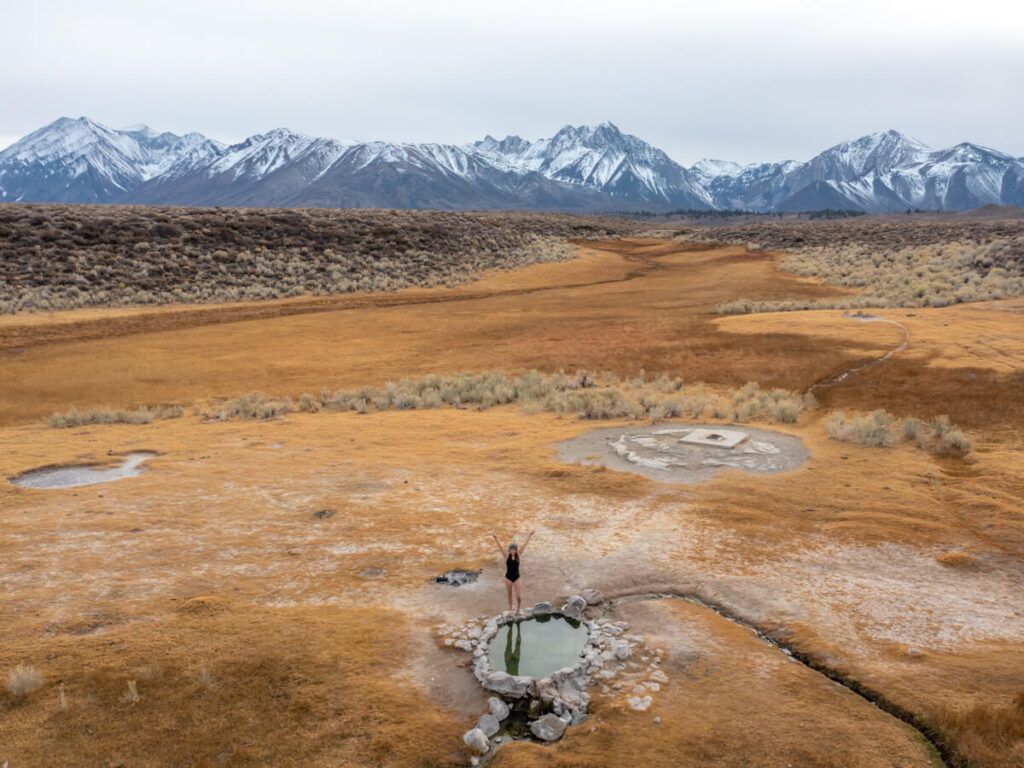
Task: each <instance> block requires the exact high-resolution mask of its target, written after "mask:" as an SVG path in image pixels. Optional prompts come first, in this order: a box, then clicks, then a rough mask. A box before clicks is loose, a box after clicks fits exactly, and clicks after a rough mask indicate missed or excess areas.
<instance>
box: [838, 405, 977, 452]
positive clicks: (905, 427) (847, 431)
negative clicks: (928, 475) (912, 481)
mask: <svg viewBox="0 0 1024 768" xmlns="http://www.w3.org/2000/svg"><path fill="white" fill-rule="evenodd" d="M825 432H826V433H827V434H828V436H829V437H831V438H833V439H835V440H841V441H843V442H847V443H858V444H860V445H874V446H890V445H896V444H897V443H910V444H912V445H916V446H917V447H918V448H923V449H925V450H928V451H931V452H932V453H936V454H939V455H942V456H966V455H967V454H968V453H970V452H971V450H972V449H973V445H972V443H971V440H970V438H968V437H967V435H965V434H964V433H963V431H962V430H960V429H959V428H958V427H956V426H955V425H954V424H953V423H952V422H950V420H949V417H948V416H937V417H936V418H934V419H928V420H922V419H917V418H914V417H907V418H902V419H901V418H897V417H896V416H893V415H892V414H891V413H889V412H887V411H884V410H875V411H872V412H871V413H854V414H849V415H848V414H847V413H845V412H844V411H832V412H831V413H830V414H829V415H828V417H827V418H826V419H825Z"/></svg>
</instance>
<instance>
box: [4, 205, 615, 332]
mask: <svg viewBox="0 0 1024 768" xmlns="http://www.w3.org/2000/svg"><path fill="white" fill-rule="evenodd" d="M634 227H635V225H634V224H631V223H630V222H627V221H625V220H623V219H617V218H613V217H596V216H594V217H583V216H570V215H566V214H546V213H484V212H466V213H461V212H460V213H450V212H435V211H377V210H332V209H254V208H232V209H225V208H170V207H149V206H91V205H89V206H86V205H37V204H33V205H25V204H8V205H2V206H0V254H3V258H0V313H11V312H22V311H34V310H59V309H73V308H77V307H96V306H117V305H126V304H169V303H180V302H221V301H249V300H256V299H271V298H284V297H289V296H298V295H303V294H327V293H346V292H350V291H391V290H396V289H398V288H405V287H409V286H443V285H447V286H454V285H458V284H461V283H465V282H467V281H469V280H472V279H474V278H476V277H478V276H479V275H480V274H481V273H483V272H485V271H487V270H492V269H513V268H516V267H521V266H525V265H528V264H535V263H539V262H547V261H561V260H565V259H569V258H572V257H573V256H574V255H575V248H574V247H573V246H571V245H570V244H569V243H568V241H569V240H571V239H576V238H603V237H612V236H616V235H621V234H625V233H627V232H629V231H631V230H632V229H633V228H634Z"/></svg>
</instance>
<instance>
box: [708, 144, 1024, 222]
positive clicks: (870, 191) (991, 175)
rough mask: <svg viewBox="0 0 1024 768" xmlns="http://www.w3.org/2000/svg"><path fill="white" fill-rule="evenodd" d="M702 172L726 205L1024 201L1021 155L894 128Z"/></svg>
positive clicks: (804, 207)
mask: <svg viewBox="0 0 1024 768" xmlns="http://www.w3.org/2000/svg"><path fill="white" fill-rule="evenodd" d="M691 170H692V169H691ZM701 178H702V181H703V182H704V184H705V186H706V187H707V188H708V190H709V191H710V192H711V196H712V200H713V202H714V204H715V206H716V207H717V208H723V209H724V208H735V209H744V210H751V211H810V210H821V209H824V208H835V209H842V210H861V211H869V212H879V213H884V212H895V211H905V210H907V209H920V210H933V211H961V210H967V209H969V208H976V207H978V206H981V205H987V204H990V203H993V204H1003V205H1021V204H1024V194H1022V191H1024V184H1022V180H1024V163H1022V162H1021V161H1020V160H1019V159H1016V158H1014V157H1011V156H1010V155H1007V154H1004V153H1002V152H997V151H996V150H993V149H987V148H985V147H979V146H977V145H974V144H966V143H965V144H958V145H957V146H955V147H952V148H950V149H938V150H933V149H931V148H929V147H927V146H926V145H925V144H923V143H922V142H920V141H917V140H916V139H912V138H910V137H908V136H904V135H903V134H901V133H899V132H897V131H892V130H890V131H883V132H880V133H873V134H870V135H868V136H862V137H861V138H859V139H855V140H853V141H844V142H841V143H839V144H836V145H835V146H833V147H830V148H829V149H826V150H825V151H824V152H822V153H820V154H819V155H816V156H815V157H813V158H811V159H810V160H808V161H807V162H806V163H797V162H793V161H789V162H786V163H778V164H766V165H759V166H749V167H747V168H745V169H743V170H742V171H741V173H739V174H738V175H737V174H735V173H732V172H726V173H721V174H719V175H718V176H716V177H714V178H712V179H710V180H708V179H706V175H705V176H702V177H701Z"/></svg>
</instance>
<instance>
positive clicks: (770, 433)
mask: <svg viewBox="0 0 1024 768" xmlns="http://www.w3.org/2000/svg"><path fill="white" fill-rule="evenodd" d="M558 455H559V458H560V459H561V460H562V461H565V462H570V463H574V464H587V465H591V466H602V467H607V468H609V469H614V470H617V471H620V472H633V473H635V474H639V475H643V476H644V477H647V478H650V479H651V480H656V481H658V482H662V483H686V484H694V483H702V482H705V481H707V480H710V479H711V478H712V477H713V476H714V475H715V474H716V473H717V472H719V471H721V470H723V469H736V470H740V471H743V472H751V473H754V474H770V473H775V472H786V471H788V470H791V469H796V468H797V467H799V466H801V465H802V464H804V463H805V462H806V461H807V458H808V455H809V454H808V451H807V448H806V447H805V446H804V444H803V441H802V440H801V439H800V438H799V437H797V436H796V435H791V434H788V433H786V432H780V431H776V430H769V429H760V428H755V427H750V426H747V425H746V424H717V425H716V424H667V423H666V424H655V425H647V426H639V425H638V426H624V427H603V428H600V429H592V430H589V431H587V432H584V433H583V434H580V435H577V436H576V437H573V438H570V439H569V440H565V441H563V442H562V443H560V444H559V447H558Z"/></svg>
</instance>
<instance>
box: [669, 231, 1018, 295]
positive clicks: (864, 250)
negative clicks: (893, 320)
mask: <svg viewBox="0 0 1024 768" xmlns="http://www.w3.org/2000/svg"><path fill="white" fill-rule="evenodd" d="M677 236H680V237H682V238H684V239H687V240H698V241H707V240H714V241H722V242H730V243H737V244H745V245H747V246H748V247H751V245H752V243H751V239H752V237H754V238H755V239H756V240H757V243H756V245H757V246H758V248H764V249H780V250H783V251H784V252H785V256H784V258H783V259H782V261H781V263H780V265H779V266H780V268H781V269H782V270H784V271H786V272H791V273H793V274H796V275H800V276H801V277H813V278H817V279H819V280H821V281H823V282H825V283H828V284H830V285H837V286H842V287H845V288H853V289H859V293H857V294H856V295H853V296H846V297H840V298H834V299H824V300H800V301H796V300H788V301H787V300H779V301H752V300H750V299H746V298H740V299H737V300H734V301H728V302H723V303H722V304H719V305H718V306H717V307H716V311H717V312H719V313H721V314H748V313H752V312H781V311H793V310H805V309H854V308H857V307H942V306H947V305H949V304H957V303H962V302H969V301H988V300H993V299H1005V298H1011V297H1014V296H1021V295H1024V221H1020V220H970V219H968V220H963V221H935V220H919V219H912V218H908V219H900V218H890V219H885V220H882V219H876V218H868V219H863V220H861V219H855V220H841V221H828V222H808V221H786V222H773V221H762V222H757V223H755V224H741V225H737V226H731V227H694V228H692V229H689V230H685V231H682V232H679V233H677Z"/></svg>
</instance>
